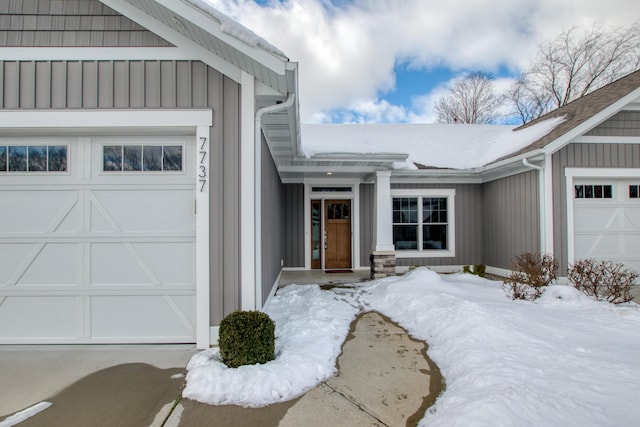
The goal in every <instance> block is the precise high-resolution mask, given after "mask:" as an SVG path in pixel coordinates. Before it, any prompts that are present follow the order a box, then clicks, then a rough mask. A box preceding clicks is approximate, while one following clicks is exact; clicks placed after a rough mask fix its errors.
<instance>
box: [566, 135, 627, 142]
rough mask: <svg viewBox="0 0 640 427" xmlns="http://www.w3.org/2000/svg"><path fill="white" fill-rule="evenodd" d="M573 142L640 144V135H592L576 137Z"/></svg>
mask: <svg viewBox="0 0 640 427" xmlns="http://www.w3.org/2000/svg"><path fill="white" fill-rule="evenodd" d="M571 142H572V143H579V144H640V136H590V135H583V136H579V137H577V138H575V139H574V140H573V141H571Z"/></svg>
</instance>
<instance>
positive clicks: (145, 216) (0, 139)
mask: <svg viewBox="0 0 640 427" xmlns="http://www.w3.org/2000/svg"><path fill="white" fill-rule="evenodd" d="M296 96H297V64H295V63H292V62H290V61H289V60H288V59H287V58H286V57H285V56H284V54H283V53H282V52H280V51H279V50H278V49H276V48H275V47H273V46H272V45H270V44H269V43H267V42H266V41H265V40H263V39H261V38H260V37H258V36H256V35H255V34H253V33H252V32H250V31H249V30H247V29H245V28H243V27H241V26H239V25H238V24H236V23H235V22H233V21H231V20H229V19H228V18H227V17H225V16H224V15H221V14H220V13H218V12H217V11H216V10H214V9H213V8H211V7H210V6H209V5H208V4H207V3H206V2H205V1H202V0H184V1H173V0H24V1H13V0H12V1H3V2H0V223H1V224H2V225H0V343H114V342H115V343H131V342H133V343H144V342H165V343H170V342H196V343H197V346H198V347H199V348H205V347H208V346H209V344H210V343H211V341H212V340H213V339H215V336H216V325H218V324H219V322H220V320H221V319H222V318H223V316H224V315H225V314H227V313H229V312H231V311H233V310H236V309H241V308H242V309H255V308H256V307H260V306H262V304H263V303H264V301H265V300H266V296H267V295H268V292H269V291H270V290H271V287H272V285H273V283H274V281H275V279H276V277H277V275H278V273H279V271H280V260H281V257H280V252H281V247H278V245H283V242H280V241H276V242H273V243H274V244H273V248H274V249H273V250H274V252H270V253H269V254H268V256H267V258H268V259H267V260H266V261H267V262H262V259H261V257H262V251H261V250H260V248H261V241H267V240H266V239H262V234H261V233H262V230H268V231H265V234H266V235H267V237H268V236H269V233H273V232H277V230H278V229H281V228H282V227H283V224H282V223H281V221H280V218H281V215H282V214H283V213H282V212H279V211H277V210H267V209H261V201H262V200H261V198H260V196H261V194H262V192H263V190H262V188H261V187H263V188H264V191H270V186H274V185H278V184H277V174H276V173H275V168H274V166H273V160H272V159H271V157H270V156H268V155H265V152H266V149H265V146H264V144H263V141H264V139H263V138H262V137H261V135H264V136H265V137H267V138H268V139H269V141H270V143H271V148H272V150H277V149H280V150H282V151H292V150H295V147H297V146H298V145H299V142H298V138H299V128H298V113H297V111H298V110H297V99H296ZM261 131H262V133H261ZM274 197H278V195H277V194H274ZM261 212H264V215H262V214H261ZM256 219H257V220H256ZM270 248H271V246H270ZM270 250H271V249H270ZM272 255H273V257H275V258H274V259H275V262H274V263H270V261H272V260H271V257H272ZM263 284H264V285H263ZM263 288H264V289H263Z"/></svg>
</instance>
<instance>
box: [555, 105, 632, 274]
mask: <svg viewBox="0 0 640 427" xmlns="http://www.w3.org/2000/svg"><path fill="white" fill-rule="evenodd" d="M623 113H625V114H626V112H623ZM633 113H635V112H633ZM621 114H622V113H618V114H617V115H616V116H618V117H620V115H621ZM616 116H614V117H616ZM610 120H611V119H610ZM604 123H606V122H604ZM604 123H603V124H604ZM603 124H601V125H600V126H602V125H603ZM600 126H599V128H600V129H601V130H604V129H606V130H607V132H610V133H612V134H614V135H601V136H620V135H619V134H618V135H616V134H617V133H618V131H617V130H615V129H614V128H609V127H600ZM599 132H600V131H599ZM624 136H629V135H624ZM632 136H633V135H632ZM637 136H640V132H638V134H637ZM552 163H553V188H554V192H553V206H554V209H553V236H554V248H553V249H554V254H555V257H556V259H557V260H558V262H559V264H560V274H561V275H563V276H566V275H567V271H568V264H569V259H568V249H567V238H568V236H567V186H566V182H567V180H566V177H565V169H566V168H640V144H613V143H611V144H608V143H605V144H600V143H599V144H585V143H572V144H569V145H567V146H565V147H564V148H562V149H560V150H558V151H557V152H556V153H554V154H553V157H552Z"/></svg>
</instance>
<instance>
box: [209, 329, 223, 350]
mask: <svg viewBox="0 0 640 427" xmlns="http://www.w3.org/2000/svg"><path fill="white" fill-rule="evenodd" d="M219 338H220V326H211V327H210V328H209V346H210V347H211V346H217V345H218V339H219Z"/></svg>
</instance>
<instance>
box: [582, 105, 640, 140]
mask: <svg viewBox="0 0 640 427" xmlns="http://www.w3.org/2000/svg"><path fill="white" fill-rule="evenodd" d="M585 135H589V136H640V111H620V112H619V113H616V114H614V115H613V116H612V117H610V118H609V119H607V120H605V121H604V122H602V123H600V124H599V125H598V126H596V127H595V128H593V129H591V130H590V131H589V132H587V133H586V134H585Z"/></svg>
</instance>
